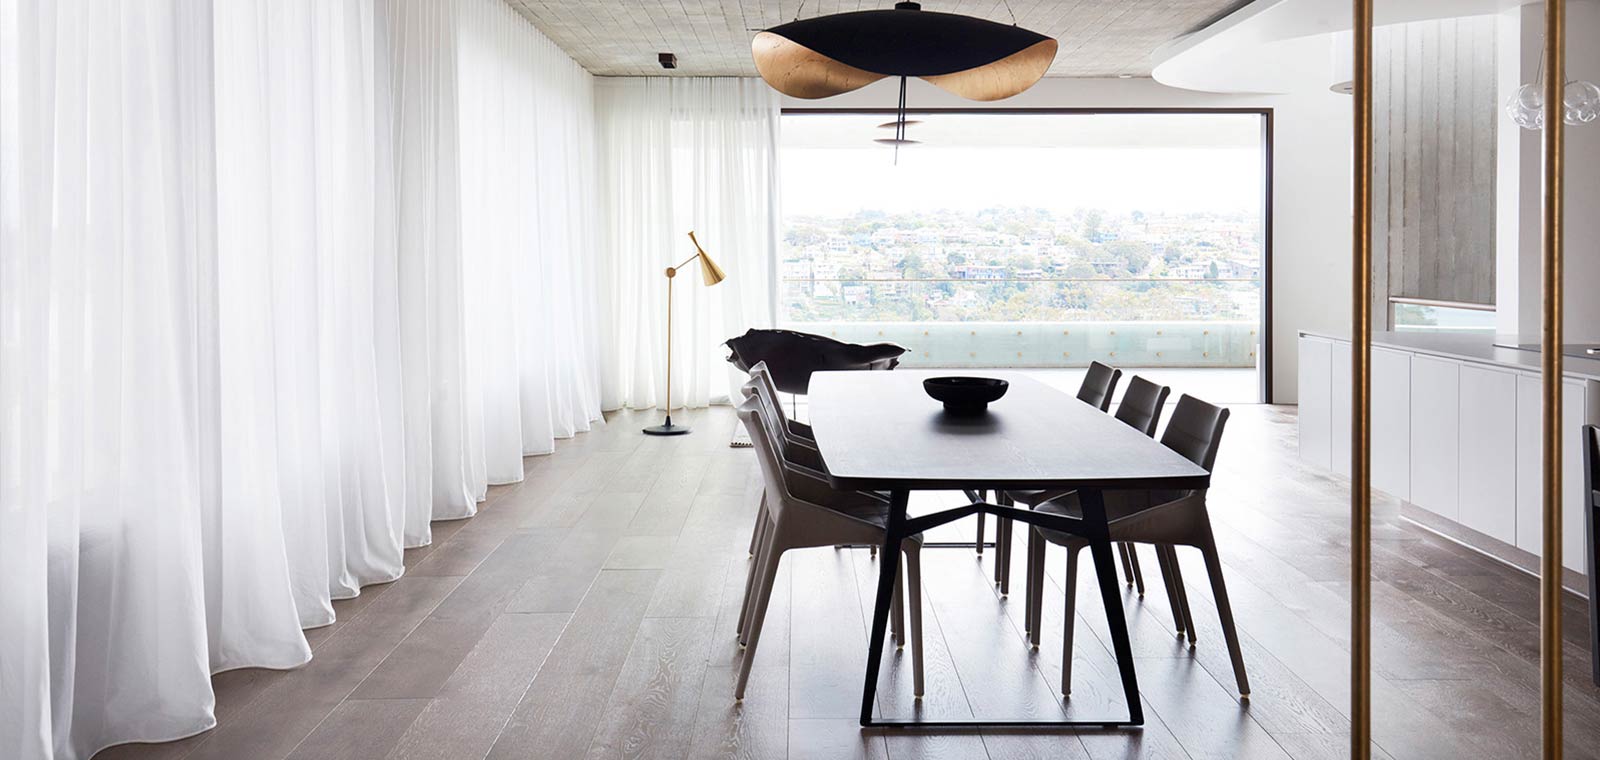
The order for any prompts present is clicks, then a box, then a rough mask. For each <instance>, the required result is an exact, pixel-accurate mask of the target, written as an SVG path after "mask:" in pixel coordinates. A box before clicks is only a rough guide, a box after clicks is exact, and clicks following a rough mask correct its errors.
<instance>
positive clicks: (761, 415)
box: [737, 395, 789, 520]
mask: <svg viewBox="0 0 1600 760" xmlns="http://www.w3.org/2000/svg"><path fill="white" fill-rule="evenodd" d="M737 411H738V414H739V420H740V421H741V422H743V423H744V429H745V431H746V432H748V433H749V434H750V448H752V449H755V452H756V461H757V462H759V463H760V465H761V480H762V482H763V483H765V484H766V486H767V493H766V505H767V511H768V512H769V513H770V514H771V516H772V519H773V520H777V519H778V518H779V516H780V515H781V514H782V513H783V508H784V506H785V502H786V501H787V500H788V496H789V487H788V484H787V483H786V482H785V478H784V467H783V455H782V454H780V453H779V452H778V449H777V445H778V444H777V443H776V442H774V441H773V440H772V435H771V433H769V432H768V424H767V420H766V419H765V417H766V416H767V415H766V411H765V410H764V409H763V405H762V403H761V399H760V398H758V397H756V396H754V395H752V396H750V397H749V398H746V399H745V400H744V403H741V404H739V406H738V410H737Z"/></svg>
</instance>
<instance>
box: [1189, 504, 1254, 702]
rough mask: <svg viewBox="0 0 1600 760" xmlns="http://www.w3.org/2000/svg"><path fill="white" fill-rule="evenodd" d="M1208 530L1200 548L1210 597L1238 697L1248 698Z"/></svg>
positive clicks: (1219, 560) (1219, 562)
mask: <svg viewBox="0 0 1600 760" xmlns="http://www.w3.org/2000/svg"><path fill="white" fill-rule="evenodd" d="M1210 532H1211V531H1210V530H1209V529H1208V530H1207V531H1206V533H1207V534H1208V535H1207V536H1206V537H1205V540H1204V542H1203V544H1204V545H1202V546H1201V547H1200V553H1201V554H1202V555H1204V556H1205V560H1206V574H1207V575H1209V576H1211V595H1212V596H1213V597H1215V598H1216V600H1217V618H1218V619H1219V620H1220V621H1221V622H1222V638H1223V639H1224V640H1226V641H1227V644H1228V657H1229V658H1230V659H1232V660H1233V677H1234V680H1235V681H1237V682H1238V684H1239V696H1241V697H1246V698H1248V697H1249V696H1250V679H1249V678H1248V677H1247V676H1246V675H1245V672H1244V654H1243V653H1242V652H1241V651H1240V649H1239V631H1238V629H1236V628H1234V626H1233V605H1231V604H1229V603H1228V585H1227V583H1226V582H1224V581H1223V580H1222V557H1221V556H1219V555H1218V554H1217V542H1216V540H1215V539H1213V538H1212V537H1211V536H1210V535H1209V534H1210Z"/></svg>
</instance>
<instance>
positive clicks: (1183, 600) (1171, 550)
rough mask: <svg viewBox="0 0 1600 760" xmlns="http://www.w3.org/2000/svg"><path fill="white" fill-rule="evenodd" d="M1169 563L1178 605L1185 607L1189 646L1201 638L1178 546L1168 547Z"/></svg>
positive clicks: (1184, 620) (1184, 621)
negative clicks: (1197, 633)
mask: <svg viewBox="0 0 1600 760" xmlns="http://www.w3.org/2000/svg"><path fill="white" fill-rule="evenodd" d="M1167 563H1168V564H1170V565H1171V566H1172V585H1173V587H1174V588H1175V589H1177V591H1178V606H1180V607H1182V608H1183V626H1184V628H1186V629H1188V631H1189V646H1190V647H1193V646H1194V645H1195V643H1197V642H1198V641H1199V640H1200V639H1199V637H1198V636H1197V635H1195V632H1194V611H1193V610H1191V609H1190V608H1189V590H1188V589H1187V588H1185V587H1184V585H1183V565H1182V564H1181V563H1179V562H1178V547H1176V546H1168V547H1167Z"/></svg>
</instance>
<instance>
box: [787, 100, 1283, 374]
mask: <svg viewBox="0 0 1600 760" xmlns="http://www.w3.org/2000/svg"><path fill="white" fill-rule="evenodd" d="M892 118H893V117H892V116H888V115H885V114H881V113H807V112H803V111H802V112H791V113H788V114H786V115H785V117H784V122H783V153H782V206H783V232H782V241H781V245H780V248H779V250H780V259H781V260H780V262H779V265H780V271H779V275H780V278H781V287H780V291H779V317H780V319H781V320H782V321H784V322H785V323H787V324H790V325H794V326H797V327H801V329H811V330H813V331H820V332H825V333H826V332H832V333H834V334H837V335H839V336H840V337H845V338H850V339H866V338H877V337H880V336H881V337H882V338H887V339H897V340H900V342H902V343H905V344H906V345H908V346H910V347H911V348H913V353H912V355H911V356H910V357H909V358H910V360H911V362H913V363H924V364H930V365H941V366H955V365H991V366H1081V365H1083V364H1086V363H1087V362H1088V361H1089V360H1091V359H1101V360H1105V359H1108V358H1109V359H1112V360H1115V361H1117V363H1119V364H1123V365H1125V366H1129V365H1131V366H1175V367H1178V366H1225V367H1254V366H1256V364H1257V358H1256V354H1257V345H1258V343H1259V337H1260V336H1259V334H1260V332H1261V329H1260V328H1261V314H1262V305H1263V297H1264V292H1263V288H1262V282H1263V279H1262V278H1263V275H1264V270H1265V267H1266V262H1267V248H1266V235H1265V219H1266V212H1265V202H1266V192H1265V190H1266V130H1265V116H1264V115H1263V114H1261V113H1114V114H1089V113H1002V112H991V113H971V112H962V113H950V112H938V113H913V114H911V116H910V117H909V118H911V119H914V120H916V121H918V122H920V123H916V124H911V125H910V126H909V127H908V128H907V137H908V138H910V139H912V140H917V141H919V143H918V144H916V145H908V146H904V147H901V148H900V149H899V150H898V152H896V150H895V149H894V148H892V147H888V146H885V145H882V144H879V143H876V142H874V140H875V138H883V137H889V136H891V135H892V130H891V129H886V128H881V127H879V126H878V125H879V124H881V123H883V122H886V121H889V120H891V119H892Z"/></svg>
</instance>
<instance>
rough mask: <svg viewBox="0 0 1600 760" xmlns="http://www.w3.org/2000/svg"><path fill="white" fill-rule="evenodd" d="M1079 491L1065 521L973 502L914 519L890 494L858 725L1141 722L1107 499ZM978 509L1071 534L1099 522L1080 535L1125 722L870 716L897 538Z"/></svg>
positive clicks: (902, 494) (1111, 723)
mask: <svg viewBox="0 0 1600 760" xmlns="http://www.w3.org/2000/svg"><path fill="white" fill-rule="evenodd" d="M1079 494H1080V504H1081V505H1082V507H1083V511H1084V519H1083V520H1077V519H1068V518H1065V517H1060V516H1056V515H1048V514H1042V513H1038V512H1029V511H1026V510H1024V511H1020V512H1019V511H1018V510H1016V509H1014V508H1006V507H997V506H996V505H993V504H977V503H975V504H972V505H970V506H968V507H963V508H960V509H953V510H947V511H945V512H943V513H939V514H935V515H921V516H918V517H916V518H914V519H913V518H909V517H908V516H907V515H906V506H907V504H908V502H909V501H910V493H909V492H907V491H891V492H890V494H889V520H888V526H887V530H885V531H884V537H883V546H882V549H883V556H884V557H888V558H894V559H895V560H896V561H885V562H880V563H879V564H878V594H877V598H876V600H875V601H874V603H873V608H872V630H871V631H869V632H868V647H867V673H866V682H865V683H864V684H863V685H862V688H861V725H862V726H863V727H869V728H871V727H885V728H924V729H972V728H980V727H987V728H1035V729H1037V728H1042V727H1045V726H1054V727H1058V728H1071V727H1098V728H1118V727H1122V726H1142V725H1144V707H1143V705H1142V703H1140V701H1139V684H1138V680H1137V679H1136V677H1135V675H1134V669H1133V646H1132V644H1131V643H1130V642H1129V640H1128V621H1127V619H1126V618H1125V617H1124V616H1123V611H1122V585H1121V581H1120V579H1119V578H1118V577H1117V569H1116V564H1115V560H1113V559H1112V548H1111V541H1110V532H1109V530H1108V529H1107V526H1106V522H1105V502H1104V500H1103V499H1102V498H1101V494H1100V492H1098V491H1093V492H1091V491H1084V490H1080V491H1079ZM977 511H993V512H995V514H996V515H997V516H998V515H1000V514H1005V515H1006V516H1007V517H1009V518H1010V519H1014V520H1020V521H1022V522H1025V523H1030V524H1032V523H1037V524H1040V525H1043V526H1045V527H1050V528H1054V529H1057V530H1067V531H1072V532H1077V531H1080V530H1083V529H1084V527H1085V525H1084V523H1090V524H1091V525H1093V526H1097V527H1089V529H1088V530H1087V531H1085V532H1084V533H1082V534H1081V535H1084V536H1085V537H1086V538H1088V539H1089V540H1090V542H1091V543H1090V553H1091V554H1092V555H1093V557H1094V564H1095V575H1096V577H1097V578H1098V579H1099V582H1100V592H1101V596H1102V598H1103V600H1104V601H1105V605H1106V619H1107V621H1108V622H1109V623H1110V627H1111V641H1112V644H1113V649H1114V650H1115V652H1116V655H1117V668H1118V669H1119V670H1120V671H1121V675H1122V688H1123V694H1124V696H1125V697H1126V698H1127V700H1128V719H1127V720H1122V719H1118V718H1102V719H1098V720H1094V719H1091V720H1082V719H1079V720H1037V719H1036V720H986V719H982V718H979V719H966V720H919V719H915V718H911V719H908V718H874V717H873V716H872V712H873V707H874V706H875V705H876V702H877V694H878V674H879V673H880V672H881V668H882V665H883V646H884V639H885V638H886V636H887V632H888V627H889V610H890V603H891V601H892V600H893V598H894V589H895V583H897V582H898V578H897V576H898V574H899V571H900V563H899V562H898V559H899V553H898V552H899V551H900V542H901V541H902V540H904V539H905V537H906V536H908V535H912V534H915V533H919V532H923V531H927V530H931V529H933V528H936V527H938V526H940V525H945V524H948V523H950V522H951V521H953V520H959V519H961V518H963V517H965V516H967V515H970V514H973V513H974V512H977Z"/></svg>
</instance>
